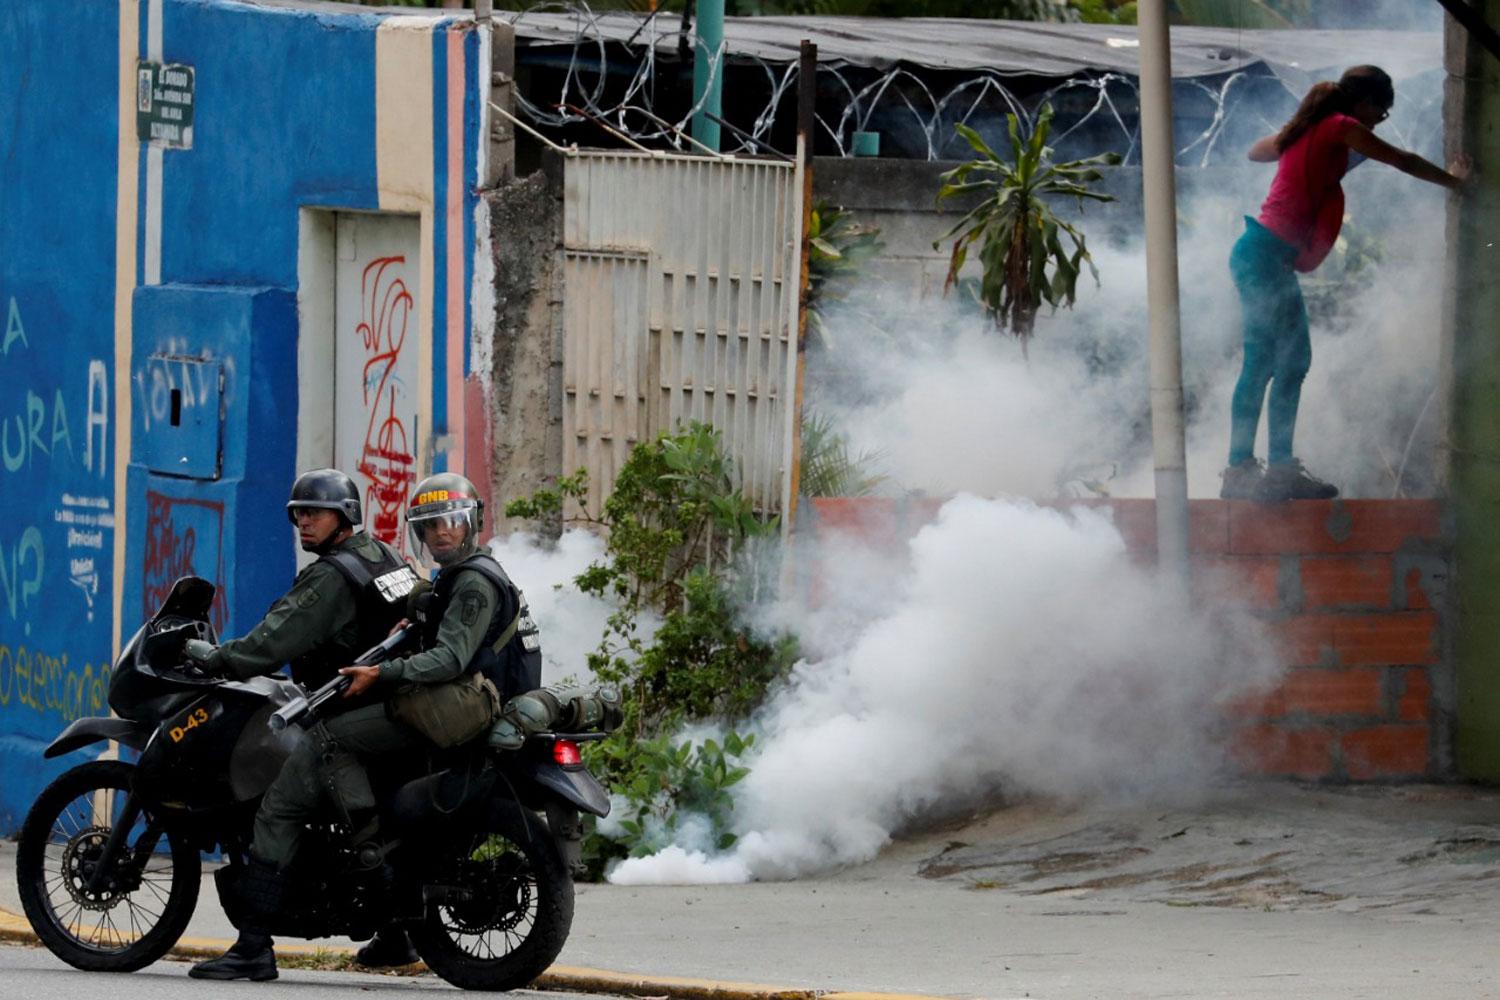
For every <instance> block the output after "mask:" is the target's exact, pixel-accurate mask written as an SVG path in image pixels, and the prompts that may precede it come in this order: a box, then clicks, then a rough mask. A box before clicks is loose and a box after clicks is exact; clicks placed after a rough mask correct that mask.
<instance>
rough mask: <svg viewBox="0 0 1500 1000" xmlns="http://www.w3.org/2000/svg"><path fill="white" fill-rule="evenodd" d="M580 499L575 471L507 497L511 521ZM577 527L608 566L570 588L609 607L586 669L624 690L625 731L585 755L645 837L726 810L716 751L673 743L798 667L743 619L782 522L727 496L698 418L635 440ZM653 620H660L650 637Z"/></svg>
mask: <svg viewBox="0 0 1500 1000" xmlns="http://www.w3.org/2000/svg"><path fill="white" fill-rule="evenodd" d="M587 494H588V476H587V474H586V473H585V472H584V471H583V470H579V471H578V472H577V473H575V474H574V475H572V476H569V477H565V478H563V479H562V480H560V481H559V482H558V484H557V487H556V488H555V489H552V490H545V491H542V492H539V493H537V494H535V495H534V496H532V497H530V498H527V499H523V500H517V501H513V502H512V503H510V504H508V505H507V506H506V509H505V513H506V514H507V515H508V516H510V517H524V518H533V519H542V520H548V519H554V518H560V517H562V515H563V512H564V510H565V508H569V507H576V508H578V509H583V508H582V501H583V500H584V499H585V498H586V496H587ZM569 501H575V502H576V503H573V504H570V503H569ZM572 520H573V521H575V522H578V521H582V522H587V523H589V524H591V525H592V526H594V527H595V528H598V529H600V530H602V531H603V532H604V533H605V535H606V541H605V558H604V559H603V560H602V561H600V562H596V563H594V564H592V565H590V566H589V567H588V568H587V569H585V570H584V571H583V572H582V573H581V574H579V575H578V577H577V578H576V580H575V583H576V585H577V586H578V589H579V590H582V591H583V592H585V593H589V594H594V595H597V596H600V597H604V598H607V599H609V600H611V601H613V602H614V604H615V606H616V609H615V611H614V612H613V613H612V614H611V615H610V617H609V619H608V622H607V625H606V628H605V632H604V635H603V636H602V637H601V639H600V643H599V646H598V648H597V649H596V650H595V651H594V652H593V653H591V654H590V655H589V668H590V670H591V671H592V672H593V674H594V676H595V677H597V678H598V679H599V680H601V681H607V682H611V683H615V684H617V685H618V686H619V687H620V689H621V693H622V698H623V701H624V711H625V720H624V723H623V725H621V727H620V728H619V730H617V731H616V732H615V733H614V734H612V735H611V736H610V738H609V739H608V740H604V741H602V742H600V743H596V744H591V745H589V746H588V747H586V748H585V750H584V754H585V759H586V760H587V761H588V762H589V763H590V765H591V766H594V767H597V768H598V769H599V770H600V771H601V772H602V774H601V777H603V779H604V780H605V783H606V784H607V785H608V786H609V787H610V788H611V789H613V790H615V791H616V792H618V793H622V794H623V795H624V796H625V797H626V799H627V801H628V803H629V809H630V810H634V814H636V815H637V816H638V817H639V816H648V815H649V816H654V817H655V818H656V820H657V821H658V822H656V823H655V825H653V826H652V827H651V829H652V830H658V829H660V828H662V825H663V823H665V822H666V820H667V818H669V817H670V816H672V815H674V814H675V812H676V811H677V810H687V811H692V812H699V813H705V814H706V815H708V816H710V817H713V816H717V815H719V814H720V813H721V812H726V811H727V810H728V808H729V799H728V797H727V793H725V796H724V797H723V798H716V797H714V796H713V795H710V794H709V792H710V791H712V790H713V789H714V788H718V789H720V790H721V791H722V789H724V788H727V787H728V786H729V785H730V784H733V781H737V780H739V779H738V778H737V777H736V778H733V780H730V777H731V770H732V769H728V767H727V765H725V764H723V763H722V759H721V758H722V753H721V748H719V747H717V746H714V747H705V748H700V750H699V751H697V752H694V751H691V750H689V751H683V750H682V749H681V746H680V745H679V744H674V743H671V740H672V738H673V734H675V733H677V732H678V731H679V730H680V729H681V728H682V726H683V725H684V724H686V723H692V722H715V723H726V722H728V723H733V722H734V721H735V720H738V719H743V718H744V717H745V716H747V715H748V714H749V713H750V712H751V711H753V710H754V709H755V708H756V707H757V706H758V705H759V704H760V703H761V702H762V701H763V700H764V698H765V694H766V691H767V690H768V689H769V687H770V685H771V684H772V683H773V682H774V681H775V680H776V679H777V678H779V677H782V676H784V675H785V674H786V672H787V671H788V670H790V669H791V665H792V663H794V662H795V661H796V658H797V642H796V639H795V638H794V637H792V636H789V635H780V636H773V637H764V636H761V635H759V634H757V633H755V632H754V631H753V630H752V629H751V628H750V627H749V625H748V624H747V623H746V622H745V621H744V618H743V615H742V612H741V609H742V608H743V607H746V606H748V605H749V604H751V603H753V602H754V601H755V600H756V599H757V598H758V597H759V596H760V593H761V591H762V590H763V589H765V588H767V587H769V586H770V585H771V581H773V580H774V579H775V577H776V566H775V560H774V559H772V558H771V557H770V552H769V551H768V550H770V549H771V548H772V546H773V544H774V541H775V539H776V538H777V536H778V528H779V525H778V521H777V519H776V518H774V517H771V518H765V517H762V516H761V515H759V514H758V513H757V512H756V511H755V509H754V506H753V505H752V504H751V502H750V501H749V499H748V498H746V497H745V495H744V494H743V493H742V492H740V491H739V490H738V489H737V488H736V487H735V485H734V476H733V467H732V462H731V460H730V459H729V458H728V456H727V455H726V454H725V452H724V448H723V441H722V439H721V438H720V435H719V432H718V431H716V430H715V429H713V428H712V427H710V426H708V425H706V424H701V423H692V424H689V425H688V426H686V427H685V428H683V429H682V430H681V431H679V432H678V433H676V434H662V435H660V436H658V437H657V438H656V439H655V440H653V441H648V442H643V443H641V444H638V445H636V446H635V448H634V449H633V450H632V451H631V454H630V457H629V458H628V459H627V460H626V462H625V464H624V465H623V466H621V468H620V471H619V474H618V475H617V477H616V479H615V488H614V491H613V492H612V493H611V494H610V496H609V497H608V499H606V500H605V501H604V504H603V507H602V513H601V515H600V517H599V518H591V517H589V516H588V515H587V514H586V513H585V514H582V515H580V516H578V517H575V518H573V519H572ZM648 620H655V621H656V622H657V624H655V627H654V629H652V628H651V627H650V626H649V625H648V624H647V622H648ZM748 745H749V744H748V742H747V741H744V740H740V739H738V738H736V740H735V741H734V742H733V743H731V742H729V741H728V740H726V744H725V746H726V747H729V748H734V749H732V751H729V756H730V757H735V756H738V754H739V753H740V752H742V751H743V748H744V747H745V746H748ZM669 751H670V753H671V754H672V756H671V759H670V760H668V758H667V756H666V755H667V754H668V752H669ZM705 753H706V756H705ZM682 754H685V756H681V757H680V758H679V755H682ZM705 803H707V804H706V805H705ZM715 822H718V821H715ZM726 823H727V820H726V821H725V822H723V823H719V826H720V827H723V828H724V829H727V826H726V825H725V824H726ZM667 829H671V827H670V826H668V827H667ZM645 830H646V827H645V826H641V827H640V828H639V829H638V830H636V833H635V834H631V833H630V832H629V829H627V834H626V839H625V841H622V842H620V843H619V844H616V846H615V847H613V848H610V847H608V843H609V842H610V838H604V839H602V840H600V839H597V838H596V839H593V840H591V843H593V844H594V847H593V848H591V849H590V850H591V852H592V853H591V854H590V857H591V858H592V859H593V861H595V862H599V863H601V864H602V860H604V859H607V858H608V857H612V856H618V855H619V854H620V853H621V852H622V850H623V847H622V846H621V844H623V845H625V846H631V848H632V849H633V846H635V845H638V844H639V843H641V842H642V841H641V836H643V831H645Z"/></svg>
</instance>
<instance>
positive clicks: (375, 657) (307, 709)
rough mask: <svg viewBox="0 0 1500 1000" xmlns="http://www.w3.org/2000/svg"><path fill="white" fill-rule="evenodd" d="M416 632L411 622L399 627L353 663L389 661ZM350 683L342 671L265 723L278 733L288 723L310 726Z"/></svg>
mask: <svg viewBox="0 0 1500 1000" xmlns="http://www.w3.org/2000/svg"><path fill="white" fill-rule="evenodd" d="M413 632H414V629H413V627H412V626H410V625H408V626H407V627H406V628H403V629H398V630H396V631H395V632H392V633H391V634H390V635H389V636H387V637H386V639H385V641H384V642H382V643H380V644H378V645H375V646H371V647H370V648H369V649H367V650H365V651H364V652H363V653H361V654H360V655H359V656H357V657H355V658H354V664H353V665H354V666H356V667H373V666H375V665H376V664H377V663H384V662H385V661H386V660H388V659H390V658H391V654H392V653H394V652H395V651H396V650H397V649H399V648H400V647H401V644H402V643H403V642H405V641H406V639H407V638H408V637H410V636H411V635H412V634H413ZM351 683H352V682H351V681H350V679H349V678H348V677H347V676H346V675H344V674H339V675H338V676H336V677H334V678H333V680H331V681H329V682H328V683H327V684H324V685H323V686H322V687H320V688H318V689H317V690H316V691H314V692H313V693H312V694H309V695H306V696H305V697H300V698H293V699H292V700H291V701H289V702H287V703H286V704H285V705H282V706H281V707H280V708H279V709H277V710H276V711H275V712H274V713H273V714H272V715H271V718H270V719H269V720H268V721H267V723H266V724H267V725H268V726H270V727H271V731H272V732H275V733H279V732H281V731H282V730H284V729H286V728H287V727H288V726H306V725H310V724H311V723H312V722H314V721H316V719H317V716H318V712H319V710H320V709H322V707H323V706H324V705H326V704H328V703H329V702H330V701H332V700H333V699H335V698H337V697H339V696H340V695H342V694H343V693H344V692H345V691H346V690H348V688H349V685H350V684H351Z"/></svg>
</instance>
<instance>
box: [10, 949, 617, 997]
mask: <svg viewBox="0 0 1500 1000" xmlns="http://www.w3.org/2000/svg"><path fill="white" fill-rule="evenodd" d="M188 967H189V965H188V963H187V962H157V963H156V964H155V965H151V966H148V967H147V968H145V969H142V970H141V971H140V972H132V973H129V974H125V975H117V974H110V973H99V972H79V971H78V970H77V969H74V968H71V967H69V966H67V965H65V964H63V963H62V962H61V961H59V960H58V959H57V958H55V957H53V955H52V954H51V953H50V952H48V951H46V950H45V949H43V948H25V947H18V946H11V945H0V997H3V998H5V1000H80V998H89V997H97V998H100V1000H205V998H209V997H214V998H217V997H222V996H230V995H232V994H233V995H243V996H245V997H247V998H253V1000H292V998H295V1000H325V998H326V1000H334V998H339V997H351V998H352V997H369V996H372V995H375V996H385V997H389V998H391V1000H397V998H400V997H417V996H424V995H426V994H428V993H431V992H432V991H434V990H440V991H443V992H444V993H446V994H448V995H450V996H451V995H457V993H458V991H457V990H455V989H454V988H453V987H451V986H449V985H448V984H447V983H445V982H443V981H442V980H440V979H438V978H437V977H436V976H376V975H364V974H361V973H355V972H304V971H301V970H297V969H283V970H282V972H281V978H279V979H277V980H276V981H275V982H270V983H203V982H200V981H198V980H196V979H189V978H188V974H187V972H188ZM508 995H509V996H511V997H515V998H517V1000H538V998H541V997H546V1000H571V998H573V997H574V996H576V994H569V993H546V994H542V993H535V992H532V991H518V992H515V993H511V994H508ZM593 1000H597V998H593Z"/></svg>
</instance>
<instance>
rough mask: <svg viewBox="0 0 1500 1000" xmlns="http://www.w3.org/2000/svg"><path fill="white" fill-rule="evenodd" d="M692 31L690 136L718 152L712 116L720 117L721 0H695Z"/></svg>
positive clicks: (721, 101) (722, 70) (721, 105)
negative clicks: (695, 20) (696, 8)
mask: <svg viewBox="0 0 1500 1000" xmlns="http://www.w3.org/2000/svg"><path fill="white" fill-rule="evenodd" d="M693 34H694V36H695V42H694V45H693V106H694V107H697V108H698V113H697V114H695V115H693V138H694V139H697V140H698V141H699V142H701V143H703V145H705V146H707V147H708V148H709V149H712V150H713V151H715V152H718V150H719V123H718V121H716V119H719V118H722V117H724V62H725V60H724V0H698V20H697V23H696V25H695V27H694V30H693ZM710 77H711V78H712V79H710ZM700 104H701V105H702V107H699V105H700ZM710 115H712V116H713V117H709V116H710Z"/></svg>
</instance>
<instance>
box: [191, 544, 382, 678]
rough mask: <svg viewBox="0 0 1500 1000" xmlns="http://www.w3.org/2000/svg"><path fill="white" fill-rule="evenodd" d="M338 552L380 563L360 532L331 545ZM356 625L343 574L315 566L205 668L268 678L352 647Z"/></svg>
mask: <svg viewBox="0 0 1500 1000" xmlns="http://www.w3.org/2000/svg"><path fill="white" fill-rule="evenodd" d="M344 549H348V550H351V551H353V552H354V553H355V554H356V555H359V556H360V557H362V558H364V559H366V560H368V561H370V562H378V561H379V560H380V558H381V552H380V549H379V547H378V546H377V545H376V543H375V542H374V540H373V539H371V538H370V536H369V535H367V534H365V533H364V532H356V533H355V534H353V535H350V536H349V537H348V538H346V539H344V540H343V541H342V542H340V543H339V544H338V545H336V546H334V551H340V550H344ZM358 625H359V623H358V622H357V621H356V618H355V597H354V593H353V592H352V591H351V590H350V588H349V584H348V582H347V581H346V580H345V579H344V576H343V574H341V573H340V572H339V571H338V570H337V569H336V568H334V567H333V566H332V565H331V564H329V563H327V562H315V563H313V564H312V565H311V566H308V567H307V568H306V569H304V570H303V571H302V572H300V573H298V574H297V579H296V581H295V582H294V583H293V584H292V589H291V590H288V591H287V592H286V594H285V595H283V596H282V597H281V598H280V599H279V600H277V602H276V603H275V604H273V605H271V610H269V611H267V612H266V616H265V617H264V618H262V619H261V620H260V624H259V625H256V626H255V628H254V629H252V630H251V631H250V634H249V635H247V636H244V637H243V638H240V639H231V640H229V641H228V642H226V643H224V644H223V645H222V646H220V647H219V648H218V649H216V650H214V652H213V655H212V656H210V657H209V658H208V660H207V661H206V665H207V667H208V669H210V670H214V669H217V670H218V671H219V672H221V673H224V674H227V675H230V676H234V677H238V678H239V679H240V680H246V679H248V678H251V677H258V676H261V675H262V674H274V673H275V672H276V671H278V670H280V669H281V667H282V664H285V663H290V662H291V661H293V660H295V659H297V658H298V657H300V656H304V655H306V654H307V653H308V652H310V651H311V650H313V649H315V648H316V647H318V646H324V645H348V644H351V643H353V642H354V637H355V636H356V635H357V634H358V631H359V628H358ZM335 666H345V664H342V663H340V664H335Z"/></svg>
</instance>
